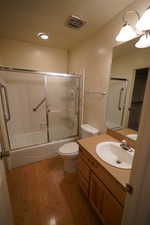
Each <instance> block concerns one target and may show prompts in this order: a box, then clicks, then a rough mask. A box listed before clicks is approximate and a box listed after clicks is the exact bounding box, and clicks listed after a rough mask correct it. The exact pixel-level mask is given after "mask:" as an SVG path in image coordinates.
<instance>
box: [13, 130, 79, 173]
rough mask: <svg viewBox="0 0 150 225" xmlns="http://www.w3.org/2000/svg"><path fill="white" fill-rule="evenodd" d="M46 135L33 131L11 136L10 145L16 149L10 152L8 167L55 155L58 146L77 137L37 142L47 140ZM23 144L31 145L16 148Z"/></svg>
mask: <svg viewBox="0 0 150 225" xmlns="http://www.w3.org/2000/svg"><path fill="white" fill-rule="evenodd" d="M46 135H47V133H46V132H45V133H44V132H34V133H27V134H22V135H15V136H13V137H11V138H10V140H11V146H12V147H13V148H16V149H13V150H11V152H10V159H9V168H10V169H12V168H16V167H19V166H23V165H27V164H29V163H34V162H37V161H40V160H44V159H49V158H51V157H54V156H57V155H58V148H59V147H60V146H61V145H63V144H65V143H68V142H71V141H75V140H77V139H78V137H73V138H66V139H63V140H59V141H53V142H50V143H46V144H39V143H41V142H46V141H47V136H46ZM23 145H31V146H29V147H23V148H21V149H17V148H20V147H22V146H23Z"/></svg>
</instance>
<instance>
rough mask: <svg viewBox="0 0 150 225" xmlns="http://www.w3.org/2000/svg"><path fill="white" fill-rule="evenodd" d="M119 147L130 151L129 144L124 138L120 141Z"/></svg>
mask: <svg viewBox="0 0 150 225" xmlns="http://www.w3.org/2000/svg"><path fill="white" fill-rule="evenodd" d="M120 147H122V148H123V149H124V150H126V151H129V152H130V151H132V150H131V147H130V145H129V144H128V143H127V141H126V140H122V141H121V144H120Z"/></svg>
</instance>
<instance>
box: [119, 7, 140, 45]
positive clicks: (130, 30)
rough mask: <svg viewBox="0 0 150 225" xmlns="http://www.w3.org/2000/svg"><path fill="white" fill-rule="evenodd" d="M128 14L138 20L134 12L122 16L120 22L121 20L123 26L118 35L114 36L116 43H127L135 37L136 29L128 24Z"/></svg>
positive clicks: (137, 14)
mask: <svg viewBox="0 0 150 225" xmlns="http://www.w3.org/2000/svg"><path fill="white" fill-rule="evenodd" d="M128 14H134V15H136V16H137V18H138V19H139V18H140V16H139V13H138V12H137V11H136V10H133V11H127V12H126V14H125V15H123V17H122V20H123V23H124V24H123V26H122V28H121V30H120V32H119V34H118V35H117V36H116V41H118V42H125V41H129V40H132V39H133V38H135V37H136V36H137V32H136V29H135V28H134V27H132V26H131V25H130V24H129V23H128V20H127V15H128Z"/></svg>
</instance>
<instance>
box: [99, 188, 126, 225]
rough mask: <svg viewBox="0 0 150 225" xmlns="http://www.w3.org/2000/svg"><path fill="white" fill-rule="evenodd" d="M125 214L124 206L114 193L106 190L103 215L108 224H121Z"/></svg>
mask: <svg viewBox="0 0 150 225" xmlns="http://www.w3.org/2000/svg"><path fill="white" fill-rule="evenodd" d="M122 214H123V207H122V206H121V205H120V204H119V203H118V201H117V200H116V199H115V198H114V197H113V196H112V194H111V193H110V192H109V191H107V190H105V194H104V199H103V207H102V215H103V217H104V220H105V223H106V224H107V225H121V219H122Z"/></svg>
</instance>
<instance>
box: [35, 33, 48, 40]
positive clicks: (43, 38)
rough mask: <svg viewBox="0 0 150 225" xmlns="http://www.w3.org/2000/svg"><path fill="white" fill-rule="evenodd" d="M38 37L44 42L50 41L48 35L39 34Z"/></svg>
mask: <svg viewBox="0 0 150 225" xmlns="http://www.w3.org/2000/svg"><path fill="white" fill-rule="evenodd" d="M37 36H38V37H39V38H40V39H42V40H47V39H48V35H47V34H45V33H38V34H37Z"/></svg>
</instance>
